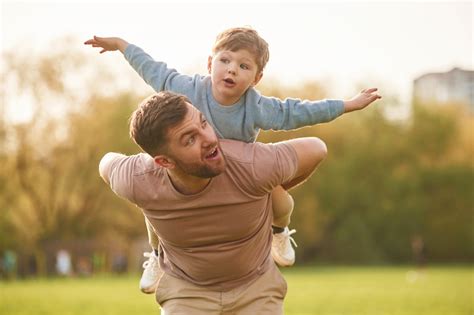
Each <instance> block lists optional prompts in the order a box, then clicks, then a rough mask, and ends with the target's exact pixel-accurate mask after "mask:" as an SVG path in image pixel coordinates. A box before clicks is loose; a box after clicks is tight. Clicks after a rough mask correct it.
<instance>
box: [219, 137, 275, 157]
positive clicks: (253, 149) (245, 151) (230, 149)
mask: <svg viewBox="0 0 474 315" xmlns="http://www.w3.org/2000/svg"><path fill="white" fill-rule="evenodd" d="M220 144H221V148H222V152H223V154H224V156H225V158H226V159H227V160H232V161H235V162H239V163H258V162H259V161H260V160H265V159H272V158H273V157H274V153H275V152H274V150H275V147H274V144H272V143H261V142H251V143H247V142H243V141H239V140H231V139H221V140H220Z"/></svg>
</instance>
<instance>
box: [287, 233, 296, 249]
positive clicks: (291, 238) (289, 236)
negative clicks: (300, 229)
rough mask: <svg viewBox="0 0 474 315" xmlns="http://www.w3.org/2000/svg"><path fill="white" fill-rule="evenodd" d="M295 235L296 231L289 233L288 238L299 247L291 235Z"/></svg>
mask: <svg viewBox="0 0 474 315" xmlns="http://www.w3.org/2000/svg"><path fill="white" fill-rule="evenodd" d="M295 233H296V230H295V229H293V230H290V231H288V238H289V239H290V242H291V243H292V244H293V246H294V247H298V245H296V242H295V240H294V239H293V237H291V235H293V234H295Z"/></svg>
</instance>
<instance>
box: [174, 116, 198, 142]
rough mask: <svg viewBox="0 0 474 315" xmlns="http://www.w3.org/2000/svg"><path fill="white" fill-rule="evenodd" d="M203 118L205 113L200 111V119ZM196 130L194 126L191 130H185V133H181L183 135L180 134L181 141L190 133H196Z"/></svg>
mask: <svg viewBox="0 0 474 315" xmlns="http://www.w3.org/2000/svg"><path fill="white" fill-rule="evenodd" d="M203 118H204V115H203V114H202V113H201V112H199V120H200V121H202V120H203ZM195 132H196V130H194V128H193V129H191V130H188V131H186V132H184V133H183V134H181V135H180V136H179V141H182V140H183V138H184V137H186V136H188V135H190V134H193V133H195Z"/></svg>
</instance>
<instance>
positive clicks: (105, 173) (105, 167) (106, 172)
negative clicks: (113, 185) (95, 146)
mask: <svg viewBox="0 0 474 315" xmlns="http://www.w3.org/2000/svg"><path fill="white" fill-rule="evenodd" d="M118 157H124V155H123V154H119V153H113V152H109V153H107V154H106V155H104V156H103V157H102V159H101V160H100V163H99V174H100V177H102V179H103V180H104V181H105V182H106V183H107V184H109V185H110V174H111V172H112V171H113V169H112V166H113V163H112V162H114V160H115V159H116V158H118Z"/></svg>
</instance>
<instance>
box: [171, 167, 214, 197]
mask: <svg viewBox="0 0 474 315" xmlns="http://www.w3.org/2000/svg"><path fill="white" fill-rule="evenodd" d="M167 172H168V176H169V178H170V180H171V184H172V185H173V187H174V188H175V189H176V190H177V191H178V192H180V193H181V194H183V195H194V194H197V193H199V192H201V191H203V190H204V189H205V188H206V187H207V185H208V184H209V182H210V181H211V179H210V178H201V177H196V176H192V175H187V174H184V173H182V172H176V171H173V170H168V171H167Z"/></svg>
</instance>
